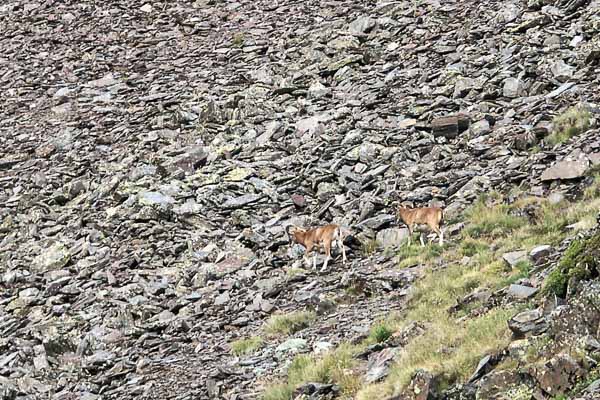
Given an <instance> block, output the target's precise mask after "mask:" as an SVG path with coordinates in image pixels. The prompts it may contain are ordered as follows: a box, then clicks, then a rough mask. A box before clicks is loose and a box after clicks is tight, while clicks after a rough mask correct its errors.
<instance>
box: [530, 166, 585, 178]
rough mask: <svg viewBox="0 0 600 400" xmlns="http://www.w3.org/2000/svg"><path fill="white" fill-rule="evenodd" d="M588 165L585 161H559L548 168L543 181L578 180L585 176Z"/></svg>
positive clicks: (542, 176) (543, 174) (543, 175)
mask: <svg viewBox="0 0 600 400" xmlns="http://www.w3.org/2000/svg"><path fill="white" fill-rule="evenodd" d="M587 169H588V164H587V163H586V162H584V161H559V162H557V163H556V164H554V165H553V166H551V167H548V168H547V169H546V170H545V171H544V172H543V173H542V175H541V177H540V179H541V180H542V181H551V180H556V179H576V178H581V177H583V176H584V175H585V173H586V172H587Z"/></svg>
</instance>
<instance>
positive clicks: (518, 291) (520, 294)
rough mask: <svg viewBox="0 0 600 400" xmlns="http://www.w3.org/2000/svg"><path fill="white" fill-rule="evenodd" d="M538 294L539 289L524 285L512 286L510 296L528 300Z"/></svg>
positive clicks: (509, 288)
mask: <svg viewBox="0 0 600 400" xmlns="http://www.w3.org/2000/svg"><path fill="white" fill-rule="evenodd" d="M537 292H538V289H537V288H534V287H531V286H523V285H510V286H509V287H508V295H509V296H511V297H515V298H517V299H528V298H530V297H531V296H533V295H534V294H536V293H537Z"/></svg>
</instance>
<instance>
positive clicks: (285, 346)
mask: <svg viewBox="0 0 600 400" xmlns="http://www.w3.org/2000/svg"><path fill="white" fill-rule="evenodd" d="M307 343H308V342H307V341H306V339H301V338H292V339H288V340H286V341H285V342H283V343H281V344H280V345H279V346H277V348H276V349H275V351H276V352H278V353H288V352H291V353H298V352H300V351H302V350H304V349H306V346H307Z"/></svg>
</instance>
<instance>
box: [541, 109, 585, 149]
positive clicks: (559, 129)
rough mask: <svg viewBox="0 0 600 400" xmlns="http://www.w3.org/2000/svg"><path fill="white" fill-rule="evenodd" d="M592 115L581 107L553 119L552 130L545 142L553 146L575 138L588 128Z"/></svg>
mask: <svg viewBox="0 0 600 400" xmlns="http://www.w3.org/2000/svg"><path fill="white" fill-rule="evenodd" d="M591 119H592V114H591V113H590V112H589V110H587V109H586V108H585V107H584V106H582V105H577V106H574V107H571V108H569V109H567V110H566V111H565V112H563V113H562V114H559V115H557V116H556V117H554V120H553V124H554V129H553V131H552V133H551V134H550V135H549V136H548V137H547V139H546V141H547V142H548V143H549V144H550V145H552V146H554V145H557V144H561V143H565V142H566V141H568V140H569V139H571V138H572V137H573V136H577V135H579V134H581V133H583V132H585V131H587V130H588V129H589V128H590V123H591Z"/></svg>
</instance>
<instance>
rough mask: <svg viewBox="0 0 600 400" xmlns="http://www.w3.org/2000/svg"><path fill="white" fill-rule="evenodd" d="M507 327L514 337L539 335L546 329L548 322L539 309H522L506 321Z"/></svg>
mask: <svg viewBox="0 0 600 400" xmlns="http://www.w3.org/2000/svg"><path fill="white" fill-rule="evenodd" d="M508 327H509V328H510V330H511V331H512V332H513V334H514V335H515V336H516V337H525V336H529V335H539V334H541V333H543V332H545V331H546V330H547V329H548V323H547V321H546V319H545V318H544V316H543V315H542V313H541V312H540V311H539V310H528V311H523V312H521V313H519V314H517V315H515V316H514V317H512V318H511V319H510V320H509V321H508Z"/></svg>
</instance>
